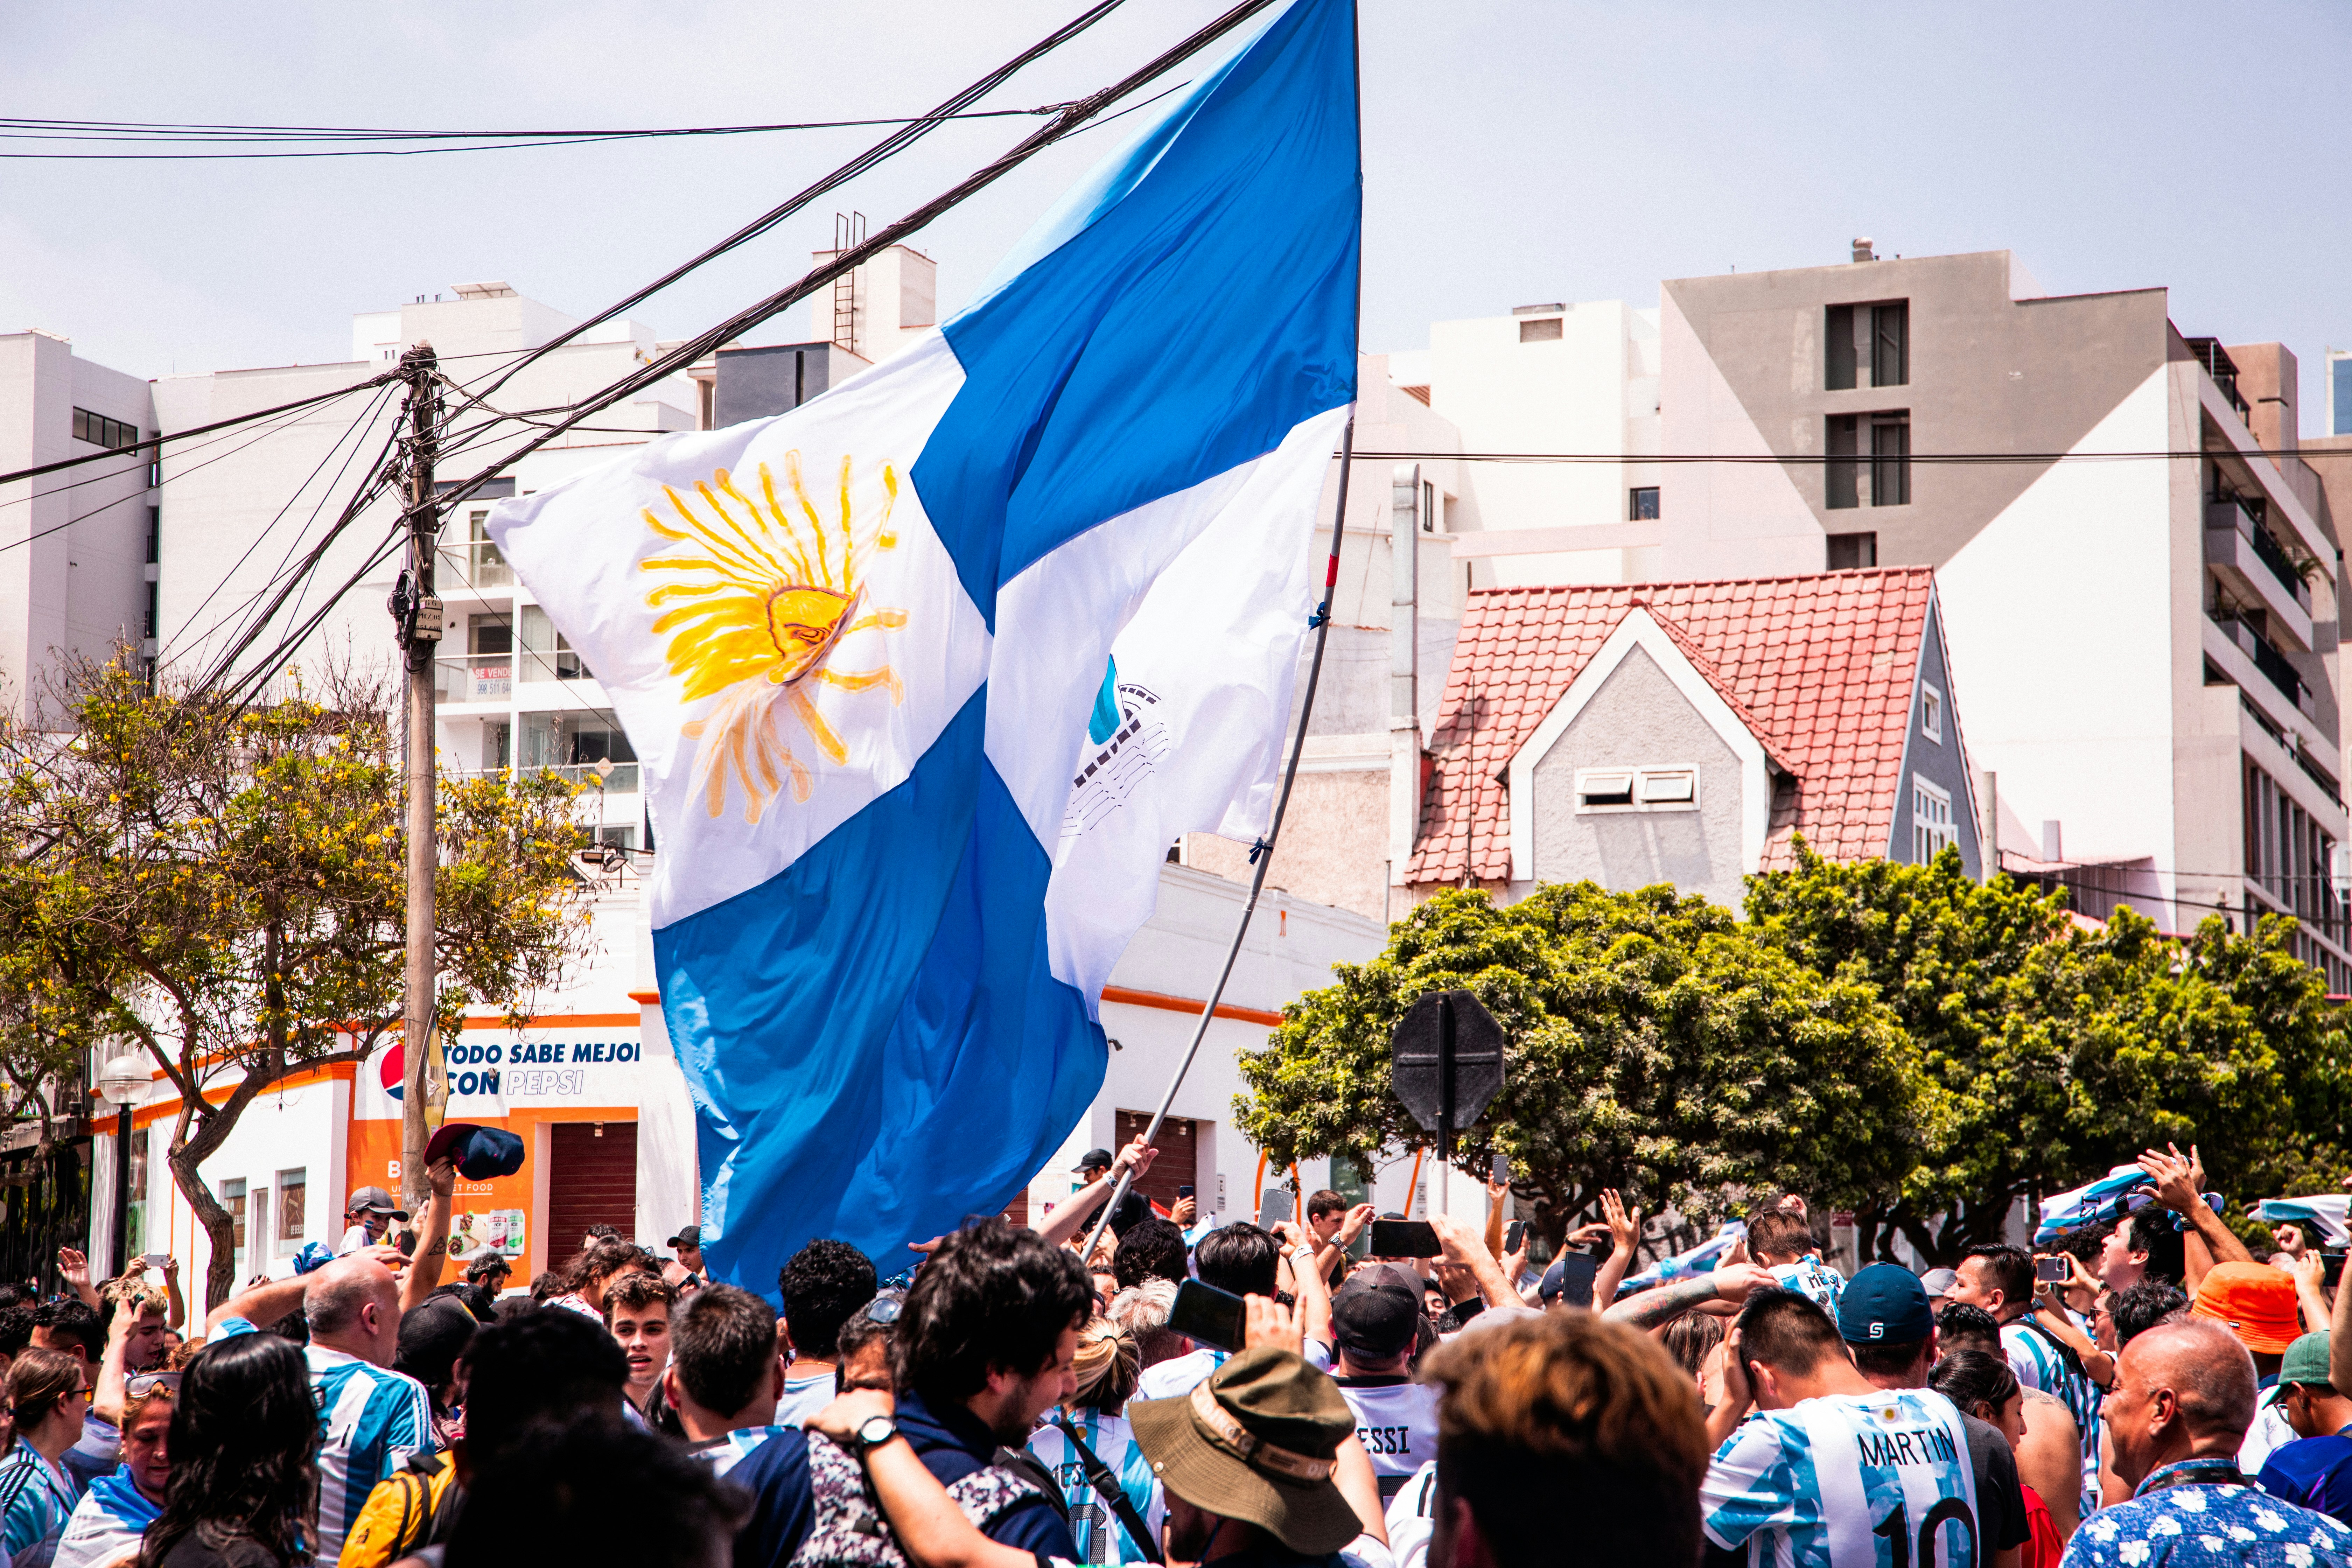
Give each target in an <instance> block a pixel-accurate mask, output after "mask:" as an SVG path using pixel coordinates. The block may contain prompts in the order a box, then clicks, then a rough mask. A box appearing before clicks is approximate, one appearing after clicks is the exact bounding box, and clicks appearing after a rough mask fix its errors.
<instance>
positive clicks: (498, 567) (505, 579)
mask: <svg viewBox="0 0 2352 1568" xmlns="http://www.w3.org/2000/svg"><path fill="white" fill-rule="evenodd" d="M442 553H443V554H444V555H446V556H451V557H454V558H455V564H456V566H457V571H458V574H459V575H461V576H463V577H464V578H465V580H466V583H467V586H469V587H474V588H511V587H513V586H514V580H515V576H514V568H513V567H511V566H509V565H508V564H507V558H506V557H505V556H503V555H501V554H499V547H498V546H497V545H495V544H492V543H491V542H489V541H488V540H487V539H477V540H475V541H474V542H471V543H470V544H453V545H449V546H447V547H446V548H445V549H444V550H443V551H442Z"/></svg>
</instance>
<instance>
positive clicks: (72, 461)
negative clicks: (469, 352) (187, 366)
mask: <svg viewBox="0 0 2352 1568" xmlns="http://www.w3.org/2000/svg"><path fill="white" fill-rule="evenodd" d="M394 379H396V374H395V373H394V372H391V371H386V372H385V373H384V374H381V375H372V376H370V377H368V379H367V380H365V381H358V382H353V383H352V384H351V385H349V386H339V387H337V388H335V390H334V391H332V392H321V393H319V394H317V395H313V396H310V397H299V398H296V399H295V400H294V401H293V402H291V403H280V404H278V405H276V406H274V407H270V408H257V409H255V410H253V411H252V412H251V413H249V414H239V415H236V416H232V417H230V418H227V419H215V420H214V421H213V422H212V423H211V424H209V425H191V426H188V427H187V428H186V429H185V430H174V431H172V432H171V433H170V434H168V435H165V434H162V433H158V434H156V435H153V436H150V437H146V438H145V439H144V440H140V441H132V442H129V443H126V444H125V445H123V446H121V447H109V448H108V449H107V450H105V451H103V452H91V453H89V454H88V455H87V456H84V457H79V458H59V459H58V461H56V462H54V463H36V464H35V465H34V466H33V467H31V468H17V469H15V470H13V471H11V472H8V473H5V474H0V485H7V484H14V483H16V481H17V480H18V479H35V478H37V477H39V476H40V475H42V474H54V473H57V472H58V471H59V470H61V469H65V468H80V467H81V466H82V465H83V464H84V463H101V462H104V461H105V460H106V459H107V458H119V457H121V455H122V454H123V453H125V452H143V451H145V450H146V449H147V448H148V447H162V446H163V443H164V442H166V441H184V440H186V439H187V438H188V437H191V436H209V435H211V434H212V433H213V432H214V431H215V430H227V429H232V428H234V427H235V426H239V425H250V424H252V423H253V422H254V421H255V420H257V419H267V418H268V417H269V416H272V415H274V414H290V413H292V412H293V411H294V410H296V409H298V408H310V407H315V406H316V405H319V404H321V403H332V402H333V401H334V400H335V399H336V398H338V397H341V396H343V395H345V394H347V393H352V392H360V391H363V390H364V389H366V388H368V387H371V386H382V385H383V384H384V383H385V382H387V381H392V380H394ZM124 471H126V472H127V471H128V470H124Z"/></svg>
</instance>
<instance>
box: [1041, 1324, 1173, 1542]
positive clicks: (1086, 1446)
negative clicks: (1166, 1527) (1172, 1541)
mask: <svg viewBox="0 0 2352 1568" xmlns="http://www.w3.org/2000/svg"><path fill="white" fill-rule="evenodd" d="M1074 1370H1075V1371H1076V1374H1077V1381H1078V1389H1077V1392H1076V1394H1072V1395H1071V1396H1070V1398H1069V1401H1068V1403H1066V1405H1063V1406H1062V1407H1061V1408H1060V1409H1058V1410H1056V1411H1055V1412H1054V1413H1053V1414H1052V1415H1050V1416H1048V1417H1047V1420H1046V1424H1045V1426H1040V1427H1038V1428H1037V1430H1036V1432H1035V1433H1034V1435H1032V1436H1031V1437H1030V1439H1029V1451H1030V1452H1031V1453H1033V1454H1034V1455H1035V1456H1037V1458H1038V1461H1039V1462H1040V1463H1042V1464H1043V1465H1045V1468H1048V1469H1050V1470H1051V1471H1053V1472H1054V1479H1055V1481H1056V1482H1058V1483H1059V1484H1060V1486H1061V1489H1062V1495H1063V1496H1064V1497H1065V1498H1066V1499H1068V1500H1069V1504H1070V1532H1071V1535H1072V1536H1073V1537H1074V1538H1075V1539H1076V1542H1077V1548H1078V1550H1077V1561H1079V1562H1081V1563H1147V1562H1150V1561H1151V1560H1152V1558H1151V1552H1150V1546H1147V1544H1146V1543H1147V1542H1149V1543H1150V1545H1151V1546H1156V1545H1157V1544H1158V1542H1159V1540H1160V1519H1161V1517H1162V1515H1164V1514H1165V1513H1166V1511H1167V1499H1166V1497H1165V1496H1164V1495H1163V1494H1162V1493H1161V1491H1160V1482H1159V1479H1158V1478H1157V1477H1156V1476H1154V1474H1153V1473H1152V1469H1151V1461H1150V1460H1149V1459H1147V1458H1144V1457H1143V1450H1142V1449H1141V1448H1140V1447H1138V1446H1137V1444H1136V1441H1135V1433H1134V1429H1133V1428H1132V1427H1130V1426H1129V1425H1128V1421H1127V1415H1126V1410H1127V1402H1128V1401H1129V1399H1130V1398H1132V1397H1134V1394H1135V1385H1136V1384H1137V1382H1138V1381H1139V1380H1140V1379H1141V1377H1142V1376H1143V1353H1142V1352H1141V1351H1140V1350H1139V1348H1138V1347H1137V1345H1136V1342H1135V1337H1134V1336H1133V1335H1132V1334H1130V1333H1129V1332H1128V1331H1126V1330H1125V1329H1123V1328H1121V1327H1119V1326H1118V1324H1117V1323H1114V1322H1112V1321H1110V1320H1109V1319H1108V1318H1099V1317H1098V1318H1096V1319H1094V1320H1093V1321H1090V1322H1088V1323H1087V1326H1086V1327H1085V1328H1083V1329H1081V1330H1079V1331H1078V1354H1077V1361H1076V1366H1075V1368H1074ZM1097 1532H1100V1533H1099V1534H1097Z"/></svg>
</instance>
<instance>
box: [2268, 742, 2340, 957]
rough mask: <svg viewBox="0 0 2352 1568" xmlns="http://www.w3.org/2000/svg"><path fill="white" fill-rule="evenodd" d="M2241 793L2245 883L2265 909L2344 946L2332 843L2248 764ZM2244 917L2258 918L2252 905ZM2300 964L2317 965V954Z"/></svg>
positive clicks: (2283, 790)
mask: <svg viewBox="0 0 2352 1568" xmlns="http://www.w3.org/2000/svg"><path fill="white" fill-rule="evenodd" d="M2244 787H2245V829H2246V862H2245V864H2246V873H2245V874H2246V880H2247V882H2248V883H2249V884H2251V885H2252V887H2253V888H2256V889H2260V891H2261V893H2262V894H2264V895H2267V901H2268V902H2269V903H2270V904H2271V905H2273V906H2274V907H2275V908H2277V909H2280V910H2284V911H2285V912H2286V913H2288V914H2291V915H2293V916H2294V917H2295V918H2296V919H2297V920H2299V921H2302V922H2303V926H2304V929H2305V931H2311V932H2314V933H2316V934H2317V935H2320V936H2323V937H2326V939H2327V940H2328V941H2330V942H2336V943H2339V944H2340V943H2342V942H2345V940H2346V937H2347V930H2346V917H2345V910H2344V906H2343V905H2342V904H2341V903H2339V902H2338V901H2337V900H2336V892H2335V889H2334V887H2333V886H2332V885H2331V882H2330V878H2329V873H2330V872H2331V871H2332V870H2333V868H2334V861H2335V858H2336V840H2335V839H2334V838H2333V837H2330V836H2329V835H2328V832H2327V830H2326V827H2325V826H2322V825H2321V824H2320V823H2319V822H2318V821H2317V820H2316V819H2315V818H2314V817H2313V816H2311V814H2310V813H2309V812H2306V811H2305V810H2304V809H2303V807H2302V806H2301V805H2298V804H2296V801H2295V798H2294V795H2293V793H2291V792H2290V791H2288V790H2287V789H2286V788H2284V786H2282V785H2281V784H2279V783H2278V781H2277V780H2275V779H2273V778H2272V777H2271V776H2270V774H2268V773H2264V772H2263V770H2262V769H2261V768H2258V767H2256V766H2255V765H2254V764H2253V763H2252V760H2251V759H2250V760H2248V761H2247V762H2246V763H2245V786H2244ZM2246 912H2247V914H2248V915H2249V916H2252V915H2257V914H2259V913H2261V912H2262V911H2261V909H2260V908H2259V906H2258V905H2257V903H2256V901H2255V900H2253V899H2248V900H2246ZM2305 962H2307V963H2318V956H2317V954H2316V953H2315V952H2314V953H2312V954H2309V955H2306V957H2305Z"/></svg>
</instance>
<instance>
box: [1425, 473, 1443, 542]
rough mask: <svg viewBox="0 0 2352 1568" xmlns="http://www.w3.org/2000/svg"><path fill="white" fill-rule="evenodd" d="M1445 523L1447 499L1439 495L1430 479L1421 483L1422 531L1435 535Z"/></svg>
mask: <svg viewBox="0 0 2352 1568" xmlns="http://www.w3.org/2000/svg"><path fill="white" fill-rule="evenodd" d="M1444 521H1445V498H1444V496H1442V495H1440V494H1438V493H1437V486H1436V485H1435V484H1433V483H1432V482H1431V481H1430V480H1428V479H1423V480H1422V481H1421V531H1422V532H1423V533H1435V532H1437V531H1438V530H1439V526H1440V525H1441V524H1442V523H1443V522H1444Z"/></svg>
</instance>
